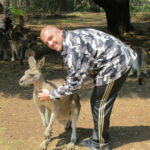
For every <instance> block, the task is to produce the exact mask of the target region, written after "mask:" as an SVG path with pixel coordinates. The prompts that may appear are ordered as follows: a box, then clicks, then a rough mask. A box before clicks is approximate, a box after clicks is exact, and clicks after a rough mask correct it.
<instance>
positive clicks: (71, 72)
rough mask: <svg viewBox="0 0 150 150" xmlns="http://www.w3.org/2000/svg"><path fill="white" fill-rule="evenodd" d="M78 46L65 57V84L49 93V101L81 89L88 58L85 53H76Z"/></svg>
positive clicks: (88, 61)
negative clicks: (66, 71) (66, 69)
mask: <svg viewBox="0 0 150 150" xmlns="http://www.w3.org/2000/svg"><path fill="white" fill-rule="evenodd" d="M79 47H80V46H77V47H75V48H74V49H72V52H71V53H69V55H68V56H67V65H68V75H67V78H66V82H65V83H64V84H63V85H62V86H60V87H58V88H57V89H56V90H54V91H50V93H49V96H50V98H51V99H54V100H55V99H58V98H61V97H63V96H66V95H71V94H72V93H73V92H75V91H76V90H77V89H79V88H80V87H81V84H82V83H83V80H84V79H85V78H86V75H87V70H88V68H89V63H90V56H89V55H88V54H85V53H82V52H80V53H78V51H79V50H80V48H79Z"/></svg>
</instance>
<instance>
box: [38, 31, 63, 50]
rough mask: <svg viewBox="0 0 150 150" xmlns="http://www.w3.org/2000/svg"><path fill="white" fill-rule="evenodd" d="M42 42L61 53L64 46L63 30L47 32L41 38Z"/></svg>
mask: <svg viewBox="0 0 150 150" xmlns="http://www.w3.org/2000/svg"><path fill="white" fill-rule="evenodd" d="M41 40H42V41H43V42H44V43H45V44H46V45H47V46H48V47H49V48H51V49H53V50H56V51H58V52H59V51H61V50H62V46H63V36H62V31H61V30H54V31H53V30H46V31H45V32H44V34H43V35H42V36H41Z"/></svg>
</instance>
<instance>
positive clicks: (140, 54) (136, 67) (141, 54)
mask: <svg viewBox="0 0 150 150" xmlns="http://www.w3.org/2000/svg"><path fill="white" fill-rule="evenodd" d="M131 48H132V49H133V50H134V51H135V52H136V53H137V58H136V60H135V61H134V63H133V65H132V69H131V71H130V73H129V76H131V75H132V74H133V72H136V73H137V78H138V83H139V85H142V83H143V81H142V70H143V73H144V74H145V76H147V77H148V73H147V71H146V52H145V50H144V49H143V48H141V47H131Z"/></svg>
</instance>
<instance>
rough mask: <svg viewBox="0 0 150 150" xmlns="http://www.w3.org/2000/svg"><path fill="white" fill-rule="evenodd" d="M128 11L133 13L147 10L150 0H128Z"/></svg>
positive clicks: (148, 9) (149, 6)
mask: <svg viewBox="0 0 150 150" xmlns="http://www.w3.org/2000/svg"><path fill="white" fill-rule="evenodd" d="M130 11H131V14H135V13H136V12H149V11H150V0H130Z"/></svg>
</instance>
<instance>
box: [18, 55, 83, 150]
mask: <svg viewBox="0 0 150 150" xmlns="http://www.w3.org/2000/svg"><path fill="white" fill-rule="evenodd" d="M44 63H45V57H43V58H42V59H41V60H39V61H38V63H37V62H36V60H35V58H34V57H33V56H30V57H29V59H28V64H29V69H28V70H26V71H25V74H24V75H23V76H22V77H21V79H20V80H19V84H20V85H21V86H27V85H30V84H33V87H34V89H33V100H34V102H35V104H36V105H37V107H38V109H39V112H40V115H41V119H42V122H43V126H44V127H45V132H44V135H45V139H44V140H43V142H42V143H41V145H40V150H46V149H47V146H48V144H49V142H50V141H51V137H52V135H51V132H52V125H53V123H54V121H55V120H56V119H58V120H59V122H60V123H61V124H62V125H63V127H64V128H65V129H67V128H69V127H72V134H71V141H70V143H69V144H68V145H67V149H73V148H74V147H75V143H76V141H77V135H76V124H77V120H78V116H79V112H80V107H81V105H80V101H79V100H80V99H79V96H78V94H76V93H75V94H72V95H68V96H64V97H63V98H61V99H59V100H55V101H53V100H49V101H41V100H39V98H38V93H39V92H40V90H41V89H42V88H45V89H48V90H54V89H56V88H57V85H58V84H60V83H56V82H55V83H53V82H49V83H47V82H46V81H45V80H44V78H43V76H42V73H41V68H42V67H43V66H44Z"/></svg>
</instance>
